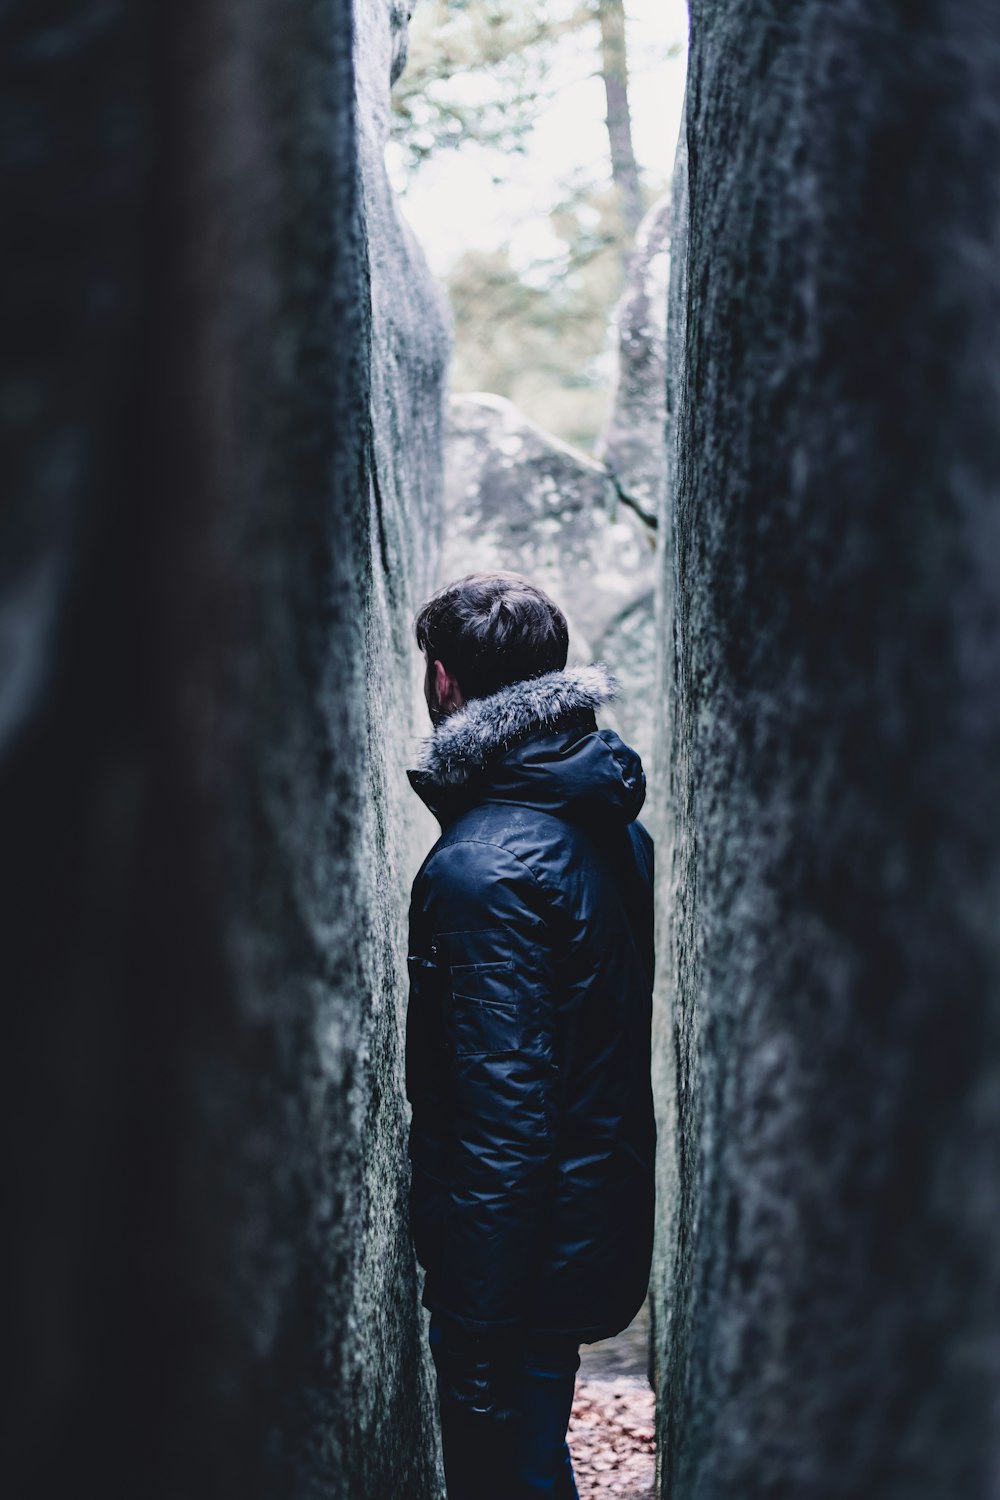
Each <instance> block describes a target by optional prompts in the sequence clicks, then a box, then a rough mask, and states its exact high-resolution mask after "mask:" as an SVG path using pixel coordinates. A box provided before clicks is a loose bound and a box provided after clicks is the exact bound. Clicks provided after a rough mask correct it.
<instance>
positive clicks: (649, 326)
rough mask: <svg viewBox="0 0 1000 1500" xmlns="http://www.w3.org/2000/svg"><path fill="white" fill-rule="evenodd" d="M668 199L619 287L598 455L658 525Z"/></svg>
mask: <svg viewBox="0 0 1000 1500" xmlns="http://www.w3.org/2000/svg"><path fill="white" fill-rule="evenodd" d="M670 219H671V198H670V195H669V194H668V195H667V197H666V198H661V199H660V201H659V202H657V203H654V204H653V206H652V208H651V209H650V210H649V212H648V213H647V214H646V217H645V218H644V219H643V221H642V223H641V224H640V225H639V230H638V233H637V234H636V241H635V248H634V249H633V251H632V254H631V256H630V258H629V264H628V274H627V277H626V282H625V290H624V292H623V293H622V296H621V299H620V301H619V304H618V307H617V309H616V311H615V331H616V333H617V337H618V358H617V367H616V375H615V399H614V406H613V407H612V411H611V419H610V421H609V422H608V426H607V429H606V430H605V432H604V433H603V435H602V438H601V442H600V444H599V448H598V453H599V457H600V458H601V459H602V460H603V462H604V463H605V464H606V465H607V467H608V468H609V469H610V470H611V472H612V473H613V474H614V476H615V480H616V482H617V484H618V487H619V489H620V491H621V493H622V494H623V495H624V496H625V497H626V498H627V499H628V501H629V503H630V504H631V505H633V506H634V507H635V509H636V510H637V511H638V513H639V515H641V516H642V517H644V518H645V519H646V520H648V521H649V522H651V523H652V524H653V525H655V524H656V518H657V517H658V515H659V513H660V511H661V509H662V507H663V496H664V491H665V488H666V482H667V455H666V449H665V447H664V443H663V428H664V422H665V420H666V390H667V334H666V330H667V282H668V279H669V274H670Z"/></svg>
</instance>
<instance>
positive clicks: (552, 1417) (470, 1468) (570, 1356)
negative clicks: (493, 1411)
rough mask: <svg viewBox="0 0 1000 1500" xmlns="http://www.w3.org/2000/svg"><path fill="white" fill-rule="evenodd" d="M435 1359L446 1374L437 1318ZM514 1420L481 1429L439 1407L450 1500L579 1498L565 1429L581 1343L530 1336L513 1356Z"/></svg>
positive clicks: (432, 1335) (433, 1342)
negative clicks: (537, 1497)
mask: <svg viewBox="0 0 1000 1500" xmlns="http://www.w3.org/2000/svg"><path fill="white" fill-rule="evenodd" d="M430 1345H431V1353H432V1354H433V1356H434V1363H435V1365H436V1366H437V1367H438V1369H440V1359H441V1327H440V1323H439V1322H438V1320H437V1318H435V1317H432V1318H431V1327H430ZM511 1364H512V1368H511V1392H512V1402H513V1406H514V1409H515V1410H516V1413H517V1415H516V1419H515V1420H512V1421H509V1422H504V1423H497V1424H492V1430H490V1431H489V1432H488V1433H484V1432H483V1431H481V1430H479V1431H477V1430H476V1429H475V1428H474V1427H472V1426H471V1425H470V1424H467V1423H464V1422H463V1420H462V1419H461V1418H460V1417H459V1416H456V1415H454V1414H453V1413H452V1412H451V1411H450V1410H449V1409H448V1407H447V1405H446V1404H445V1403H443V1402H442V1404H441V1444H442V1448H443V1451H444V1469H445V1479H446V1482H447V1486H448V1500H533V1497H535V1496H539V1495H547V1496H549V1497H551V1500H579V1494H578V1491H577V1488H576V1481H575V1480H574V1478H573V1465H572V1463H571V1462H570V1456H569V1448H568V1447H567V1446H566V1428H567V1427H568V1426H569V1417H570V1410H571V1408H572V1405H573V1389H574V1386H575V1384H576V1372H577V1370H578V1369H579V1368H580V1350H579V1345H578V1344H577V1343H575V1342H573V1341H572V1340H570V1339H566V1338H560V1337H558V1336H556V1335H552V1334H548V1335H546V1334H525V1335H524V1337H523V1338H522V1339H521V1340H519V1342H518V1344H517V1346H516V1348H514V1349H513V1350H512V1351H511Z"/></svg>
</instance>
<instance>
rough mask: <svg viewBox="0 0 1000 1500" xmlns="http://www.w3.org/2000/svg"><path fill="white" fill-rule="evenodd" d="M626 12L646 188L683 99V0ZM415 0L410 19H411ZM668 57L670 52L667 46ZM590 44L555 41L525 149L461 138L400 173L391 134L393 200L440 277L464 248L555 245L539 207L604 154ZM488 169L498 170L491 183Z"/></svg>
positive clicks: (666, 168)
mask: <svg viewBox="0 0 1000 1500" xmlns="http://www.w3.org/2000/svg"><path fill="white" fill-rule="evenodd" d="M625 10H626V15H627V17H628V48H629V69H630V74H631V78H630V90H629V98H630V104H631V111H632V135H633V143H634V145H635V152H636V156H637V158H638V161H639V167H640V170H641V171H642V172H643V173H644V176H645V179H646V181H647V183H648V184H649V185H650V186H651V187H653V188H661V187H665V186H666V184H667V183H668V182H669V180H670V176H671V173H672V170H673V160H674V150H675V147H676V143H677V131H678V127H679V124H680V116H681V106H682V104H683V100H684V74H685V67H686V61H687V59H686V51H687V24H688V20H687V4H686V0H625ZM419 21H420V7H419V5H418V6H417V9H416V14H415V17H414V21H413V23H412V24H413V25H414V26H416V25H419ZM673 47H676V48H677V55H676V56H673V57H671V56H669V53H670V50H671V48H673ZM596 65H597V59H596V57H595V56H594V54H593V52H592V50H591V49H590V48H588V47H585V46H583V45H581V44H580V42H579V41H576V42H571V43H570V44H569V45H563V46H562V47H561V48H560V51H559V56H558V58H557V61H556V63H555V65H554V68H553V72H552V74H551V75H550V81H551V82H552V84H553V85H554V86H555V87H554V90H553V93H554V98H553V101H552V103H551V104H550V105H549V106H548V108H547V109H546V112H545V114H544V115H543V116H542V118H541V119H540V120H539V122H538V124H537V126H536V127H535V130H534V132H533V135H532V140H531V145H530V148H529V150H528V152H527V154H526V155H524V156H521V155H510V156H507V157H504V158H502V159H501V160H497V159H496V153H491V152H487V151H484V150H483V149H481V148H479V147H465V148H460V149H458V150H454V151H445V152H441V153H439V154H438V155H437V156H436V157H435V158H433V159H432V160H431V161H429V162H428V163H427V164H426V165H425V166H423V167H422V168H421V169H420V171H419V173H414V174H413V175H412V177H411V178H410V179H409V180H407V174H406V170H405V168H404V166H403V159H402V154H401V153H400V152H399V150H398V148H396V147H395V146H393V145H392V144H391V143H390V145H389V147H388V148H387V152H386V162H387V165H388V169H389V175H390V177H391V179H392V181H393V184H394V185H395V187H396V189H397V191H399V192H400V193H402V194H403V199H402V208H403V212H404V214H405V215H406V217H407V219H408V220H409V221H410V223H411V224H412V226H413V228H414V230H415V231H416V233H417V235H418V237H419V238H420V240H421V243H422V244H423V247H424V250H425V251H426V253H427V258H428V260H429V261H430V264H431V269H432V270H433V271H434V272H435V273H436V274H437V275H438V276H444V275H445V274H446V272H447V271H448V269H449V268H450V266H451V265H452V264H453V262H454V261H455V260H456V259H457V258H458V257H459V256H460V255H461V254H462V253H463V252H464V251H466V250H469V249H479V250H490V249H493V248H495V247H497V246H500V245H504V244H507V245H509V247H510V252H511V256H512V259H513V260H514V262H515V264H517V263H521V264H523V265H527V264H529V263H530V262H531V261H533V260H536V259H539V258H540V257H542V256H545V255H549V254H554V253H556V252H557V251H558V249H559V244H558V242H557V241H556V240H555V237H554V236H553V235H552V233H551V231H550V229H549V225H548V219H547V209H548V206H549V205H550V204H552V203H553V202H554V201H556V200H557V199H558V197H559V196H560V192H561V190H562V189H563V188H564V186H565V184H566V183H567V182H568V181H569V180H570V179H572V178H573V176H574V175H575V174H576V173H577V172H578V171H580V170H582V169H586V168H587V167H588V166H589V164H590V163H592V162H593V161H594V159H595V157H598V156H601V157H605V158H606V157H607V154H608V138H607V131H606V128H605V124H604V110H605V102H604V85H603V83H602V82H601V79H600V77H598V76H593V74H594V69H595V67H596ZM494 175H496V176H499V177H501V178H502V181H501V182H500V183H499V184H495V183H494V182H493V177H494Z"/></svg>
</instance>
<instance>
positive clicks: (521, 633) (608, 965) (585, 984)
mask: <svg viewBox="0 0 1000 1500" xmlns="http://www.w3.org/2000/svg"><path fill="white" fill-rule="evenodd" d="M416 633H417V642H418V645H419V646H420V648H421V650H422V651H423V652H424V655H425V657H426V662H427V676H426V683H425V692H426V697H427V704H428V708H429V710H430V715H431V719H432V722H433V723H434V726H435V729H434V734H433V735H432V737H431V738H430V739H429V740H428V741H426V743H425V746H424V752H423V756H422V760H421V764H420V767H419V769H418V770H416V771H412V772H411V773H410V780H411V783H412V785H413V787H414V789H415V790H416V791H417V793H418V794H419V795H420V796H421V797H422V798H423V800H424V801H425V802H426V803H427V805H428V806H429V807H430V808H431V810H432V811H433V812H434V813H435V814H436V816H437V818H438V819H439V821H440V823H441V827H442V834H441V837H440V838H439V839H438V841H437V843H436V844H435V845H434V847H433V849H432V850H431V852H430V854H429V855H428V856H427V859H426V860H425V861H424V864H423V866H422V868H421V869H420V871H419V873H418V875H417V877H416V880H415V881H414V885H413V896H412V902H411V907H410V951H409V966H410V1003H409V1010H408V1015H407V1041H406V1077H407V1095H408V1097H409V1099H410V1102H411V1104H412V1106H413V1119H412V1125H411V1129H410V1161H411V1166H412V1183H411V1190H410V1222H411V1227H412V1231H413V1238H414V1243H415V1246H416V1252H417V1256H418V1259H419V1260H420V1262H421V1264H422V1265H423V1266H424V1268H425V1270H426V1279H425V1285H424V1304H425V1305H426V1306H427V1307H428V1308H429V1309H430V1311H431V1329H430V1338H431V1348H432V1351H433V1354H434V1358H435V1362H436V1366H437V1373H438V1392H439V1397H440V1407H441V1432H442V1441H443V1447H444V1460H445V1474H446V1478H447V1483H448V1495H449V1500H515V1497H518V1496H524V1497H526V1496H534V1495H551V1496H556V1497H558V1500H575V1497H576V1496H577V1490H576V1485H575V1483H574V1479H573V1470H572V1466H571V1464H570V1458H569V1451H568V1449H567V1446H566V1441H565V1439H566V1428H567V1424H568V1421H569V1415H570V1408H571V1405H572V1399H573V1387H574V1381H575V1376H576V1371H577V1369H578V1367H579V1362H580V1361H579V1352H578V1351H579V1345H580V1343H581V1342H586V1343H590V1342H593V1341H594V1340H596V1339H603V1338H608V1337H610V1335H611V1334H614V1333H617V1332H618V1331H619V1330H620V1329H622V1328H624V1327H625V1326H626V1325H627V1324H628V1323H629V1322H630V1321H631V1319H632V1317H633V1316H634V1315H635V1313H636V1312H637V1310H638V1308H639V1307H640V1305H641V1303H642V1300H643V1297H644V1295H645V1292H646V1285H647V1282H648V1279H649V1265H650V1256H651V1249H652V1224H653V1150H654V1144H655V1127H654V1123H653V1104H652V1091H651V1086H650V1070H649V1062H650V1055H649V1054H650V1013H651V998H650V996H651V986H652V974H653V915H652V894H651V877H652V842H651V840H650V838H649V835H648V834H647V833H646V832H645V830H644V829H643V828H642V827H641V826H640V825H639V824H638V823H637V822H636V821H635V818H636V814H637V813H638V812H639V809H640V807H641V806H642V803H643V798H644V797H645V777H644V775H643V771H642V766H641V764H640V761H639V757H638V756H637V755H636V754H635V752H634V751H633V750H630V749H629V748H628V746H627V745H625V744H623V742H622V741H621V740H620V739H619V738H618V736H617V735H616V734H614V733H613V732H612V731H610V730H606V729H605V730H599V729H598V728H597V721H596V718H595V710H597V709H598V708H600V707H601V705H602V704H603V703H605V702H606V701H607V700H608V699H610V698H611V697H612V695H613V691H614V685H613V683H612V681H611V679H610V677H609V676H608V674H607V672H606V671H605V669H604V668H603V667H601V666H587V667H579V668H575V669H571V670H566V657H567V649H568V631H567V626H566V620H565V617H564V616H563V614H562V612H561V611H560V610H559V609H558V608H557V606H556V605H555V604H554V603H553V602H552V600H551V599H550V598H548V596H547V595H546V594H544V593H542V591H541V590H540V589H537V588H534V587H533V586H532V585H531V584H530V583H528V582H527V581H526V580H525V579H523V578H521V577H519V576H518V575H516V574H513V573H478V574H473V575H471V576H470V577H468V578H463V579H461V580H460V581H459V582H457V583H454V584H451V585H449V586H448V587H447V588H445V589H442V590H441V591H440V592H439V593H437V594H435V595H434V597H433V598H432V599H431V600H429V602H428V603H427V604H425V605H424V607H423V608H422V609H421V611H420V613H419V615H418V616H417V621H416Z"/></svg>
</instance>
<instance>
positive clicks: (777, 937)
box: [656, 0, 1000, 1500]
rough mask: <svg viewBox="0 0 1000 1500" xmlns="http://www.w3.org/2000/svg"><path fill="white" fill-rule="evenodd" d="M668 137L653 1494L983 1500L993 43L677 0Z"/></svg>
mask: <svg viewBox="0 0 1000 1500" xmlns="http://www.w3.org/2000/svg"><path fill="white" fill-rule="evenodd" d="M686 138H687V160H686V162H685V161H683V160H682V162H681V163H680V173H681V175H680V180H679V187H680V192H679V195H678V200H677V214H678V224H677V232H676V233H675V236H674V247H673V253H674V259H675V263H676V262H677V261H679V260H683V259H684V257H685V253H686V265H685V266H684V268H683V269H678V267H677V265H676V264H675V275H674V285H673V290H672V294H671V319H672V333H671V356H670V367H671V377H670V378H671V405H672V418H671V420H672V434H673V444H672V455H671V464H672V482H671V500H670V506H669V513H668V516H667V526H666V532H667V535H666V537H665V547H664V552H663V557H664V562H665V573H664V578H663V586H662V611H663V613H662V620H663V629H664V635H665V640H664V645H665V651H664V660H663V669H664V674H665V684H664V685H665V710H664V714H663V719H662V724H663V733H664V743H665V752H666V755H665V763H664V766H663V767H661V782H663V783H666V782H667V781H668V780H669V785H668V786H666V785H665V786H664V791H665V792H668V793H669V795H665V797H664V801H665V808H664V810H663V819H662V821H661V835H660V844H659V850H658V867H659V870H660V872H661V879H662V882H663V885H662V891H661V900H662V903H663V909H664V911H665V912H666V913H667V914H668V921H667V922H666V923H665V925H664V929H663V933H662V935H661V937H662V940H661V944H660V953H659V962H660V972H661V976H662V980H663V982H664V993H662V994H661V1000H660V1011H659V1016H658V1022H657V1025H658V1042H659V1045H660V1048H661V1054H662V1053H663V1050H664V1044H665V1043H667V1042H668V1040H669V1039H671V1031H672V1040H673V1041H674V1042H675V1044H676V1053H675V1056H676V1069H677V1071H676V1080H675V1082H676V1099H677V1104H678V1130H677V1134H676V1136H674V1135H673V1134H672V1130H671V1124H672V1122H671V1117H670V1110H669V1107H668V1101H669V1094H670V1091H671V1088H672V1087H673V1082H674V1081H673V1080H672V1079H671V1078H670V1076H669V1062H668V1060H667V1057H666V1056H664V1057H663V1061H662V1064H661V1069H662V1071H661V1077H660V1079H659V1084H660V1089H661V1098H663V1100H664V1114H663V1120H662V1124H663V1126H665V1127H666V1130H665V1131H664V1134H663V1135H662V1136H661V1144H662V1146H663V1157H662V1159H663V1162H664V1176H663V1181H662V1184H661V1188H662V1195H661V1203H662V1205H663V1208H664V1212H665V1214H666V1216H667V1217H666V1221H665V1223H664V1226H663V1234H662V1236H661V1241H660V1249H659V1270H658V1274H657V1276H656V1288H657V1307H656V1313H657V1317H656V1329H657V1334H656V1337H657V1344H658V1349H659V1359H660V1396H661V1400H660V1410H661V1428H660V1438H661V1447H662V1466H663V1493H664V1494H665V1495H669V1496H671V1497H674V1500H732V1497H734V1496H739V1497H741V1500H752V1497H756V1496H760V1497H763V1496H769V1497H784V1496H788V1497H794V1500H819V1497H824V1500H825V1497H843V1500H848V1497H858V1496H862V1495H863V1496H865V1497H892V1500H945V1497H952V1496H958V1495H961V1496H963V1497H975V1500H993V1497H995V1496H996V1495H997V1494H998V1493H1000V1443H998V1438H997V1424H996V1411H997V1400H998V1395H1000V1188H998V1176H997V1161H998V1159H1000V923H998V921H997V898H998V892H1000V639H998V621H1000V561H998V559H1000V545H998V544H1000V511H998V507H997V496H998V494H1000V423H998V421H997V411H998V391H1000V20H998V17H997V13H996V11H995V9H994V8H992V7H989V6H984V5H981V4H979V3H973V0H928V3H926V4H923V5H921V6H919V7H912V6H909V5H903V4H902V3H895V4H891V3H884V4H875V5H872V4H870V3H868V0H839V3H838V4H837V5H829V4H826V3H822V0H805V3H803V4H801V5H798V6H794V7H789V6H778V7H769V8H761V7H754V6H747V5H742V4H736V3H725V4H719V5H711V6H710V5H707V4H702V3H695V4H694V5H693V6H692V29H691V53H690V72H689V84H688V105H687V122H686ZM687 195H689V197H688V196H687ZM685 241H686V252H685V245H684V242H685ZM668 733H669V737H668ZM667 761H669V771H668V770H667ZM668 999H670V1000H672V1004H673V1018H672V1027H671V1025H670V1021H669V1017H668V1015H667V1011H666V1004H667V1000H668ZM670 1052H671V1053H673V1052H674V1048H673V1047H670Z"/></svg>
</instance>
